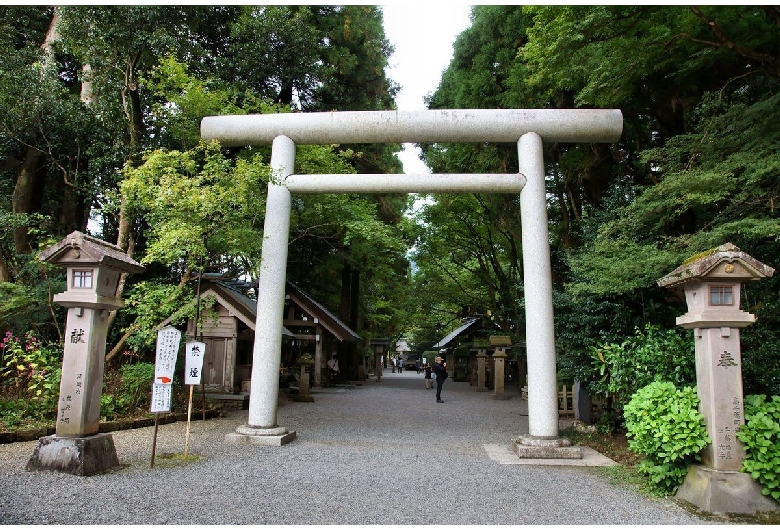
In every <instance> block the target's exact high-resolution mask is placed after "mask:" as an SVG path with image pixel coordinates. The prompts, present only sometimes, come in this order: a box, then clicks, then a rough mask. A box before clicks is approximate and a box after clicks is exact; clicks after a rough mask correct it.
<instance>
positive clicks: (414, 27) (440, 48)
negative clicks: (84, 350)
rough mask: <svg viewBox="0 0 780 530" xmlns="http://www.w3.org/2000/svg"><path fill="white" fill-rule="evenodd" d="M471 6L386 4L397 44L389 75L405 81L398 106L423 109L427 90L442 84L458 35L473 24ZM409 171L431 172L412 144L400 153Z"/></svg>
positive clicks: (388, 27)
mask: <svg viewBox="0 0 780 530" xmlns="http://www.w3.org/2000/svg"><path fill="white" fill-rule="evenodd" d="M470 9H471V8H470V6H468V5H460V4H448V5H447V7H446V8H445V9H443V8H442V5H441V4H435V3H418V4H414V5H411V4H403V5H402V4H395V5H383V6H382V12H383V13H384V25H385V36H386V37H387V39H388V40H389V41H390V42H391V43H392V44H393V46H395V53H394V54H393V55H392V56H391V57H390V68H389V69H388V71H387V75H388V77H390V78H391V79H392V80H393V81H395V82H396V83H398V84H400V85H401V87H402V88H401V92H400V93H399V94H398V96H397V97H396V103H397V104H398V110H423V109H425V103H424V102H423V98H424V97H425V96H426V94H428V93H431V92H434V91H435V90H436V88H437V87H438V86H439V81H440V79H441V73H442V71H443V70H444V69H445V68H446V67H447V66H448V65H449V63H450V60H451V59H452V44H453V42H454V41H455V37H457V36H458V34H460V33H461V32H462V31H463V30H465V29H466V28H468V27H469V25H470V24H471V22H470V21H469V12H470ZM399 158H400V159H401V162H402V163H403V165H404V171H405V172H406V173H427V172H428V168H427V167H426V166H425V164H423V163H422V161H420V159H419V157H418V154H417V150H416V149H415V148H414V146H413V145H412V144H405V145H404V151H403V152H402V153H400V154H399Z"/></svg>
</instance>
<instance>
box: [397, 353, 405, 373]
mask: <svg viewBox="0 0 780 530" xmlns="http://www.w3.org/2000/svg"><path fill="white" fill-rule="evenodd" d="M396 362H397V363H398V373H399V374H400V373H401V372H403V371H404V370H403V368H404V362H403V361H402V360H401V358H400V357H399V358H398V360H397V361H396Z"/></svg>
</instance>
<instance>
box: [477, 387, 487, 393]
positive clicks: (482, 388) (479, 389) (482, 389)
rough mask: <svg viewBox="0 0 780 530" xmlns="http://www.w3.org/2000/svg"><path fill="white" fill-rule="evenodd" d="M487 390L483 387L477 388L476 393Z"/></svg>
mask: <svg viewBox="0 0 780 530" xmlns="http://www.w3.org/2000/svg"><path fill="white" fill-rule="evenodd" d="M487 391H488V389H487V388H485V387H477V392H487Z"/></svg>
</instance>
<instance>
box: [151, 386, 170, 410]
mask: <svg viewBox="0 0 780 530" xmlns="http://www.w3.org/2000/svg"><path fill="white" fill-rule="evenodd" d="M172 388H173V385H171V384H164V385H163V384H159V383H153V384H152V405H151V407H150V410H149V412H152V413H155V412H170V411H171V389H172Z"/></svg>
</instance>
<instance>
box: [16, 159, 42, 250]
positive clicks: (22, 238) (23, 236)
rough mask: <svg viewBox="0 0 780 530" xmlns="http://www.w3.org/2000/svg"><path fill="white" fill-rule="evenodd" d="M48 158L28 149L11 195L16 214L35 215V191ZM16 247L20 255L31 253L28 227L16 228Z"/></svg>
mask: <svg viewBox="0 0 780 530" xmlns="http://www.w3.org/2000/svg"><path fill="white" fill-rule="evenodd" d="M45 164H46V157H45V156H44V154H43V153H42V152H41V151H39V150H38V149H35V148H34V147H28V148H27V154H26V155H25V157H24V162H23V163H22V167H21V168H20V169H19V173H18V175H17V177H16V185H15V186H14V191H13V194H12V195H11V211H12V212H13V213H15V214H29V213H33V207H34V205H35V203H36V202H37V201H35V189H36V188H37V187H38V184H39V182H38V180H39V179H40V176H41V173H42V170H44V169H45ZM14 247H15V248H16V252H17V253H18V254H27V253H29V252H31V250H32V248H31V246H30V234H29V232H28V229H27V226H18V227H16V228H14Z"/></svg>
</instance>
